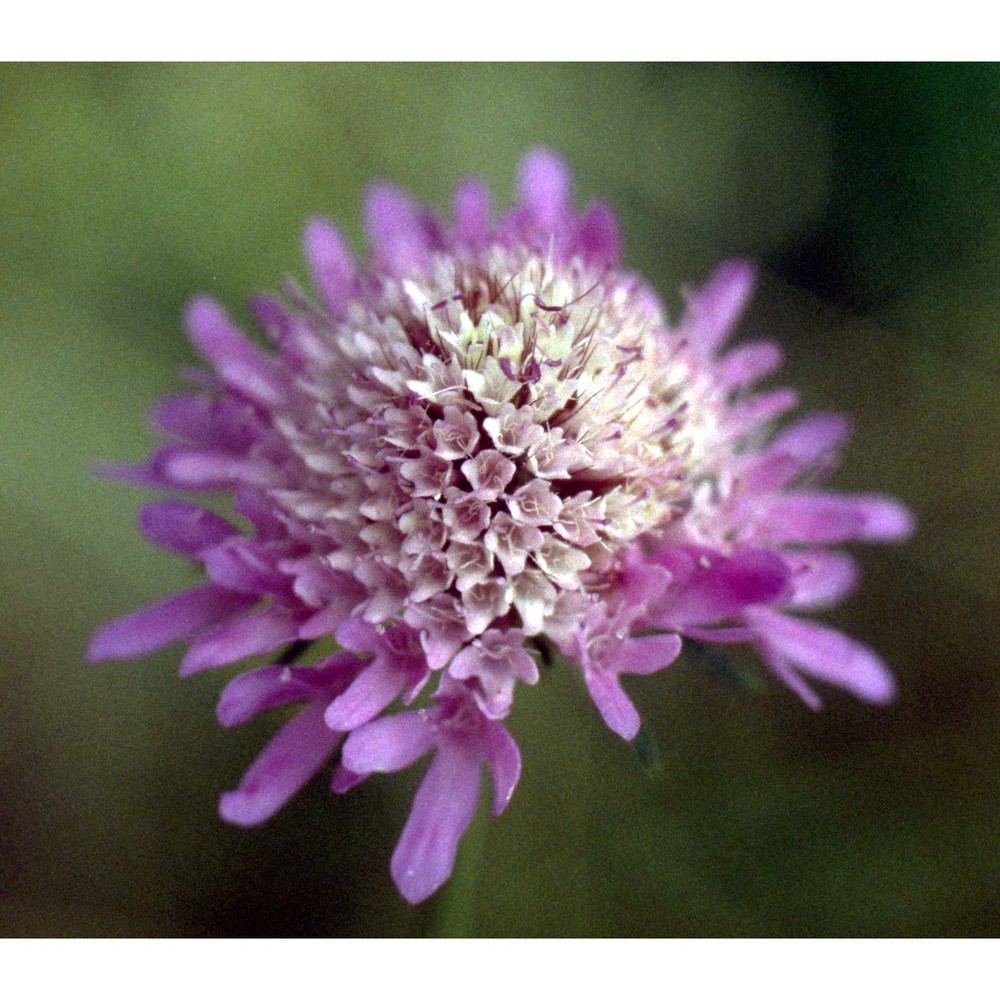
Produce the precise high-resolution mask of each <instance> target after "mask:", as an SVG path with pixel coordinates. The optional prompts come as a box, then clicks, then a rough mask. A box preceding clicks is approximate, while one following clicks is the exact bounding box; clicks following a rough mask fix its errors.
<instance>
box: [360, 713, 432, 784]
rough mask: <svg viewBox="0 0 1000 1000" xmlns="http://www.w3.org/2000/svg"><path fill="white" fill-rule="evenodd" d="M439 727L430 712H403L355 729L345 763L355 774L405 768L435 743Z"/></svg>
mask: <svg viewBox="0 0 1000 1000" xmlns="http://www.w3.org/2000/svg"><path fill="white" fill-rule="evenodd" d="M434 742H435V729H434V723H433V722H432V721H431V719H430V717H429V714H428V713H427V712H426V711H421V712H400V714H399V715H389V716H385V717H384V718H381V719H375V721H374V722H369V723H368V724H367V725H366V726H362V727H361V728H360V729H355V730H354V732H353V733H351V735H350V736H348V737H347V742H346V743H345V744H344V752H343V754H342V755H341V760H342V762H343V766H344V767H345V768H347V770H349V771H353V772H354V773H355V774H370V773H371V772H372V771H401V770H402V769H403V768H404V767H409V766H410V765H411V764H412V763H413V762H414V761H416V760H419V759H420V758H421V757H423V755H424V754H425V753H427V751H428V750H430V749H431V748H432V747H433V746H434Z"/></svg>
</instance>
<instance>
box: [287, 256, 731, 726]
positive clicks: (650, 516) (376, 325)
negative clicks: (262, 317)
mask: <svg viewBox="0 0 1000 1000" xmlns="http://www.w3.org/2000/svg"><path fill="white" fill-rule="evenodd" d="M421 279H422V280H421V281H420V282H419V283H418V282H417V281H416V280H414V279H413V278H411V277H401V278H395V277H394V278H391V279H387V280H384V281H383V282H381V283H380V285H379V287H378V288H377V289H374V290H373V294H372V295H371V297H370V298H369V300H368V302H367V303H364V304H362V303H361V302H356V303H354V304H353V306H352V308H351V310H349V311H348V313H347V315H346V316H345V317H344V319H343V321H342V322H341V323H338V324H333V325H331V324H312V325H311V326H310V339H311V340H312V341H313V343H312V344H311V345H309V344H308V343H307V342H306V341H304V340H303V338H302V337H301V335H300V347H306V346H309V347H310V349H309V350H308V351H307V353H306V354H305V355H304V357H303V366H302V371H301V373H300V374H299V377H298V378H297V379H296V381H295V383H294V391H293V392H292V393H290V394H289V404H288V413H287V414H283V415H281V416H280V417H279V418H277V419H276V420H275V427H276V428H277V430H278V431H279V433H280V434H281V436H282V437H283V439H284V440H285V441H286V442H287V444H288V445H289V446H290V448H291V450H292V451H293V452H294V453H295V454H297V455H298V456H300V457H301V459H302V461H303V463H304V465H305V467H306V468H307V469H308V470H309V471H308V476H307V477H306V478H305V481H304V482H301V483H300V484H298V485H297V486H296V488H295V489H286V490H281V491H279V492H278V493H277V496H278V498H279V501H280V504H281V506H282V508H283V509H284V510H285V511H286V512H287V514H288V515H289V516H291V517H294V518H295V519H296V520H297V521H298V522H299V523H301V524H303V525H307V526H308V527H309V530H310V532H311V533H312V536H313V545H314V546H315V547H316V548H317V549H318V550H319V551H320V553H321V555H322V559H323V561H324V563H325V564H326V565H328V566H329V567H331V568H333V569H336V570H340V571H343V572H346V573H350V574H352V575H353V577H354V578H355V579H356V580H357V581H359V582H360V583H361V584H363V585H364V587H365V588H366V591H367V596H366V597H364V598H363V599H362V601H361V602H360V606H359V607H358V608H357V609H356V612H357V613H360V614H361V616H362V617H363V618H364V619H365V620H367V621H369V622H372V623H383V622H386V621H388V620H390V619H394V620H397V621H403V622H405V623H407V624H408V625H410V626H411V627H412V628H414V629H415V630H416V631H417V632H418V633H419V635H420V636H421V641H422V644H423V648H424V652H425V653H426V656H427V660H428V663H429V666H430V667H431V669H440V668H442V667H445V666H446V665H447V664H449V662H451V661H452V660H453V657H454V658H455V660H454V662H451V667H450V671H451V673H452V675H453V676H455V677H457V678H460V679H472V678H474V679H475V680H476V681H477V682H478V684H479V687H480V691H479V697H480V704H481V707H482V709H483V711H484V712H486V713H487V714H488V715H490V716H491V717H500V716H503V715H505V714H506V712H507V709H508V707H509V704H510V698H511V693H512V688H513V682H514V680H515V678H516V679H520V680H523V681H527V682H529V683H530V682H533V681H534V680H535V679H536V677H537V671H536V669H535V665H534V662H533V660H532V659H531V657H530V656H528V655H527V654H525V653H524V652H523V651H522V648H523V638H524V636H534V635H538V634H539V633H542V632H545V633H546V634H548V635H549V636H550V637H551V638H552V639H553V640H554V641H555V642H556V643H558V644H559V645H565V644H566V643H567V642H568V641H569V640H570V637H571V635H572V631H573V628H574V625H575V623H577V622H578V621H579V620H580V616H581V614H582V613H583V612H584V611H585V607H586V605H587V604H588V603H590V602H591V601H592V600H593V599H594V598H593V596H592V595H593V592H594V591H595V590H599V589H600V588H601V587H602V584H604V583H605V582H606V576H607V574H608V573H609V572H610V571H611V570H612V569H613V567H614V556H615V553H616V552H618V551H619V550H620V549H621V548H622V546H623V545H625V544H626V543H628V542H630V541H632V540H633V539H635V538H636V537H638V536H640V535H643V534H646V533H650V532H654V531H656V530H657V529H662V528H663V527H665V526H666V524H667V523H669V521H670V520H671V519H672V514H673V513H675V512H680V511H681V510H683V509H684V507H685V506H686V505H688V504H689V503H690V496H691V488H692V483H693V482H694V481H695V478H696V475H697V473H698V470H700V469H704V468H705V466H706V455H707V453H708V451H709V449H710V447H711V441H712V426H711V422H710V420H709V419H708V416H709V414H710V413H711V407H709V406H707V405H705V402H704V401H702V400H700V399H698V398H697V397H694V398H692V391H691V390H692V388H693V387H692V382H691V380H690V379H689V378H688V368H687V366H686V364H685V363H684V360H683V357H682V356H680V355H679V353H678V351H677V347H676V345H675V344H674V343H672V342H671V341H670V340H669V339H668V338H667V336H666V334H665V331H664V329H663V327H662V321H661V318H660V315H659V312H658V310H657V309H656V307H655V304H654V303H653V302H652V301H651V299H649V298H648V297H644V296H643V295H642V294H641V289H640V288H639V287H637V284H636V283H635V282H634V281H630V280H629V279H625V278H622V277H621V276H619V275H616V274H615V273H614V272H608V271H607V270H605V271H603V272H602V271H600V270H598V269H595V268H592V267H587V266H586V265H585V264H584V263H583V262H581V261H580V260H574V261H570V262H568V263H565V264H562V265H556V264H554V263H552V261H551V260H549V261H546V260H544V259H543V258H541V257H539V256H535V255H529V254H524V253H522V254H520V255H516V254H514V253H512V252H510V251H507V250H504V249H502V248H494V249H493V251H492V252H491V253H490V254H489V255H488V256H487V257H486V258H485V259H484V260H478V259H475V258H465V259H461V258H458V259H456V258H454V257H450V256H447V257H446V256H441V255H439V256H436V257H435V258H434V259H433V262H432V265H431V269H430V273H429V274H425V275H423V276H421ZM300 329H301V328H300ZM695 414H697V415H699V417H700V420H698V421H696V419H695V416H694V415H695ZM323 540H325V541H326V542H327V543H328V544H326V545H324V544H322V542H323ZM324 549H325V551H323V550H324ZM460 651H461V652H460ZM456 654H459V655H458V656H457V657H456Z"/></svg>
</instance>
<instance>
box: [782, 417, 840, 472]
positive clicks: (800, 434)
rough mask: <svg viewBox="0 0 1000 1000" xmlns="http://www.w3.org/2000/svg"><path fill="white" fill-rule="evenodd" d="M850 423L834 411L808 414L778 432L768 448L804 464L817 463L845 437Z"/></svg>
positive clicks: (832, 451) (830, 452)
mask: <svg viewBox="0 0 1000 1000" xmlns="http://www.w3.org/2000/svg"><path fill="white" fill-rule="evenodd" d="M850 433H851V422H850V421H849V420H848V419H847V418H846V417H842V416H840V414H837V413H811V414H809V416H808V417H804V418H803V419H802V420H799V421H797V422H796V423H794V424H792V425H791V427H788V428H786V429H785V430H783V431H781V433H779V434H777V435H776V436H775V438H774V440H773V441H772V442H771V444H770V447H769V448H768V451H771V452H781V453H782V454H786V455H793V456H794V457H795V458H797V459H799V461H800V462H801V463H802V465H803V466H804V467H808V466H812V465H816V464H817V463H819V462H821V461H822V460H824V459H825V458H827V457H828V456H829V455H831V454H832V453H834V452H836V451H837V449H838V448H840V447H841V445H842V444H843V443H844V442H845V441H846V440H847V438H848V436H849V435H850Z"/></svg>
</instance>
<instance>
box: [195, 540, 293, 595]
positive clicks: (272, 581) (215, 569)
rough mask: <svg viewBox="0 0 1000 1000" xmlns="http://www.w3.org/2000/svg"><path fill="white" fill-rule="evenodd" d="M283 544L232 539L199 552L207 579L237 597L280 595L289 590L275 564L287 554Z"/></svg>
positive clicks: (287, 580) (285, 579)
mask: <svg viewBox="0 0 1000 1000" xmlns="http://www.w3.org/2000/svg"><path fill="white" fill-rule="evenodd" d="M288 550H289V545H288V544H287V543H275V542H260V541H257V540H256V539H253V538H245V537H242V536H241V537H239V538H233V539H229V540H227V541H225V542H223V543H222V544H221V545H216V546H213V547H212V548H210V549H207V550H206V551H204V552H203V553H202V560H203V561H204V564H205V572H206V573H207V574H208V576H209V578H210V579H211V580H212V581H213V582H215V583H218V584H220V585H221V586H223V587H228V588H229V589H230V590H238V591H239V592H240V593H241V594H260V595H263V594H280V593H283V592H285V591H290V589H291V581H290V580H289V578H288V577H287V576H286V575H285V574H284V573H282V572H281V571H280V570H279V569H278V567H277V563H278V562H279V561H280V560H281V559H282V558H283V557H284V556H286V555H287V554H288Z"/></svg>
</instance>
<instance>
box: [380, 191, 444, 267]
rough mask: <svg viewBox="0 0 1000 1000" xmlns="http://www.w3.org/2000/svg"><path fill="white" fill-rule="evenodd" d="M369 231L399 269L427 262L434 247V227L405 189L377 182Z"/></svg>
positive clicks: (388, 262)
mask: <svg viewBox="0 0 1000 1000" xmlns="http://www.w3.org/2000/svg"><path fill="white" fill-rule="evenodd" d="M366 209H367V211H366V215H367V220H368V235H369V236H370V238H371V241H372V245H373V247H374V249H375V252H376V254H377V255H378V256H379V257H381V258H382V260H383V262H384V263H385V265H386V267H388V269H389V270H391V271H395V272H396V273H403V272H405V271H408V270H409V269H410V268H411V267H417V266H420V265H421V264H423V263H424V262H425V261H426V260H427V257H428V254H429V253H430V251H431V250H432V249H433V245H434V239H433V227H432V225H431V223H430V221H429V219H428V218H427V217H426V216H425V215H424V214H423V213H422V212H421V211H420V209H419V207H418V206H417V205H416V204H415V203H414V202H413V201H411V200H410V198H409V197H408V196H407V195H405V194H404V193H403V192H402V191H398V190H397V189H396V188H393V187H390V186H389V185H387V184H377V185H375V186H374V187H372V188H371V190H370V191H369V192H368V198H367V203H366Z"/></svg>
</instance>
